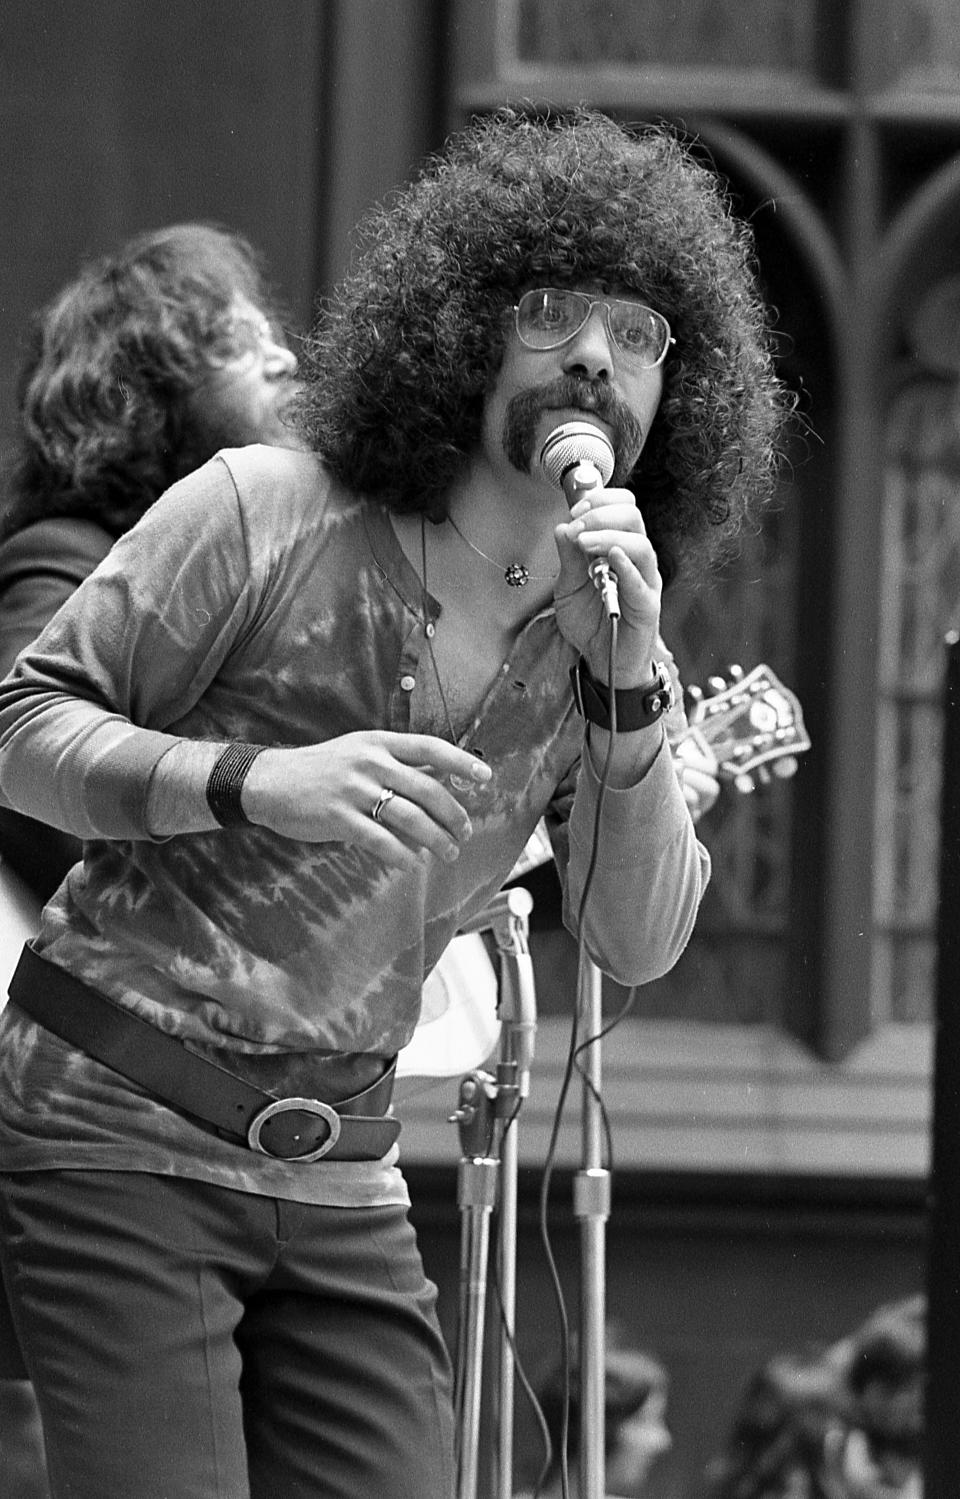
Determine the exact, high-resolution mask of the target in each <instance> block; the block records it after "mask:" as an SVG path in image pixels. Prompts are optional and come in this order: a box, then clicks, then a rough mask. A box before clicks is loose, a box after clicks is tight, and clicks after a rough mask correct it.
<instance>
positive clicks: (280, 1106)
mask: <svg viewBox="0 0 960 1499" xmlns="http://www.w3.org/2000/svg"><path fill="white" fill-rule="evenodd" d="M294 1109H299V1110H300V1112H301V1113H304V1114H315V1115H316V1116H317V1118H318V1119H323V1120H324V1121H325V1123H326V1125H327V1128H328V1129H329V1131H330V1133H329V1135H328V1136H327V1138H326V1139H325V1140H324V1142H323V1144H322V1145H318V1146H317V1148H316V1150H308V1151H307V1152H306V1153H305V1154H304V1155H275V1154H274V1152H273V1151H272V1150H268V1149H267V1148H266V1146H265V1145H262V1144H261V1143H260V1132H261V1130H262V1129H263V1126H264V1125H265V1124H266V1123H267V1121H268V1120H270V1119H272V1118H273V1117H274V1115H275V1114H288V1113H290V1112H291V1111H292V1110H294ZM339 1138H340V1115H339V1114H338V1113H337V1111H336V1109H332V1108H331V1107H330V1105H329V1104H328V1103H322V1102H321V1101H320V1099H319V1098H275V1099H274V1100H273V1101H272V1103H268V1104H265V1105H264V1107H263V1108H262V1109H259V1110H258V1111H257V1113H256V1114H255V1115H254V1116H253V1118H252V1119H251V1121H250V1126H249V1128H248V1130H247V1144H248V1145H249V1146H250V1149H251V1150H257V1151H259V1152H260V1154H261V1155H265V1156H269V1157H270V1159H271V1160H272V1161H320V1160H322V1159H323V1157H324V1156H325V1155H329V1154H330V1151H331V1150H332V1149H333V1147H334V1146H335V1145H336V1143H337V1141H338V1140H339Z"/></svg>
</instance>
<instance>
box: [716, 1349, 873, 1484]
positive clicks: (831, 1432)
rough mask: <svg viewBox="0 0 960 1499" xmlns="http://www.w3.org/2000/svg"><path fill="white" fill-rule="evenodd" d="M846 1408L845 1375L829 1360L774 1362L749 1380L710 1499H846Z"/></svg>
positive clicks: (781, 1358) (787, 1356) (784, 1358)
mask: <svg viewBox="0 0 960 1499" xmlns="http://www.w3.org/2000/svg"><path fill="white" fill-rule="evenodd" d="M843 1403H844V1394H843V1386H842V1372H841V1370H840V1369H839V1368H838V1367H837V1365H836V1364H835V1363H833V1362H831V1361H830V1360H829V1359H828V1358H824V1357H817V1356H814V1357H808V1356H805V1355H801V1354H794V1353H783V1354H778V1355H777V1356H776V1357H774V1358H772V1359H770V1360H769V1362H767V1363H766V1364H764V1365H763V1366H762V1367H761V1368H760V1369H758V1370H757V1372H756V1373H755V1374H754V1375H753V1377H752V1379H751V1380H750V1381H749V1383H748V1385H747V1387H746V1390H745V1391H744V1394H743V1396H742V1399H741V1402H740V1407H739V1409H738V1411H737V1414H736V1416H735V1418H734V1423H733V1427H732V1429H731V1432H730V1436H729V1439H728V1441H727V1446H726V1451H725V1452H724V1454H723V1455H722V1456H721V1457H720V1458H719V1459H718V1460H717V1461H716V1462H715V1463H714V1464H712V1466H711V1471H710V1477H711V1480H712V1487H711V1489H710V1493H711V1496H712V1499H842V1490H841V1489H840V1488H839V1486H838V1483H837V1478H836V1459H837V1453H838V1450H839V1446H840V1444H841V1443H842V1440H843V1435H842V1425H841V1422H842V1410H843Z"/></svg>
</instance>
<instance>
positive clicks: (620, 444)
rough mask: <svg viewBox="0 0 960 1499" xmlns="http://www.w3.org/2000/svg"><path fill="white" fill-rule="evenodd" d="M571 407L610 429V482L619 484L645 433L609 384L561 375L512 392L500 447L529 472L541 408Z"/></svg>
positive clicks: (516, 467)
mask: <svg viewBox="0 0 960 1499" xmlns="http://www.w3.org/2000/svg"><path fill="white" fill-rule="evenodd" d="M565 408H572V409H574V410H576V411H582V412H584V414H585V415H586V416H588V417H589V416H596V417H599V418H601V420H602V421H603V422H605V423H606V425H607V426H608V427H609V428H610V429H611V433H612V442H613V451H614V456H615V463H614V469H613V474H612V475H611V478H610V481H609V482H610V483H611V484H616V485H621V484H623V483H624V482H625V480H626V479H627V478H628V477H629V475H630V474H631V473H632V472H633V469H634V466H635V464H636V462H637V459H638V458H639V457H640V454H641V452H642V450H643V444H644V442H645V441H646V436H647V434H646V433H645V432H644V430H643V427H642V426H641V425H640V422H639V421H638V420H637V418H636V417H635V416H634V414H633V412H632V411H631V410H630V408H629V406H627V404H626V403H625V402H624V401H621V399H620V397H619V396H617V395H615V394H614V392H613V391H612V390H611V389H610V387H609V386H608V385H606V384H601V383H600V382H598V381H593V380H581V379H578V377H577V376H576V375H561V376H560V377H559V378H558V379H557V380H554V381H552V382H551V383H550V384H549V385H541V386H537V387H536V389H535V390H525V391H523V392H521V394H520V395H516V396H514V397H513V399H512V400H511V401H510V402H509V403H508V405H507V412H506V418H505V422H504V433H503V449H504V452H505V453H506V455H507V458H508V460H509V462H510V463H511V464H512V465H513V467H514V468H515V469H519V471H520V472H521V473H523V474H530V473H532V472H533V466H534V462H535V460H536V457H537V435H536V434H537V424H538V422H539V420H540V418H541V417H542V415H543V413H544V412H545V411H550V410H560V409H565Z"/></svg>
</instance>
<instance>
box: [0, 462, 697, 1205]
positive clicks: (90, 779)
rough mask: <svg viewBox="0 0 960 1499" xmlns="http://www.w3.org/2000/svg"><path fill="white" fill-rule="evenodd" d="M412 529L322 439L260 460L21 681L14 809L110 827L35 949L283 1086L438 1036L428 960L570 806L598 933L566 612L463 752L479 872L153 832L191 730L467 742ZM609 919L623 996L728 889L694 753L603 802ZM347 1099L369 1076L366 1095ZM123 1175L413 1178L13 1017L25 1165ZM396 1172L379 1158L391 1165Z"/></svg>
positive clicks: (271, 1188)
mask: <svg viewBox="0 0 960 1499" xmlns="http://www.w3.org/2000/svg"><path fill="white" fill-rule="evenodd" d="M426 612H427V614H428V616H429V618H428V619H424V598H423V589H422V586H421V583H420V580H419V578H418V577H417V575H416V573H415V571H414V570H413V568H412V567H411V566H410V564H409V563H408V561H407V559H406V557H405V555H404V553H403V551H402V549H401V548H400V545H399V542H398V541H397V538H396V535H395V533H394V530H393V528H392V526H391V524H390V519H389V515H388V514H387V512H386V511H385V510H383V509H382V508H380V507H379V506H376V505H373V504H371V503H370V502H369V501H367V500H365V499H364V498H362V497H360V496H356V495H352V494H350V493H348V492H346V491H345V490H343V489H342V488H340V487H338V486H337V485H336V484H334V483H333V482H332V481H331V480H330V478H329V476H328V475H327V474H326V473H325V471H324V470H323V468H322V467H321V465H320V464H319V462H318V460H317V459H316V458H315V457H313V456H312V455H307V454H299V453H293V452H285V451H280V450H273V449H264V448H250V449H244V450H243V451H238V452H232V453H228V454H222V455H220V456H219V457H218V458H217V459H215V460H213V461H212V462H211V463H209V464H207V465H205V466H204V468H202V469H201V470H199V471H198V472H197V473H196V474H194V475H191V476H190V477H189V478H187V479H185V480H183V481H181V483H180V484H178V485H176V486H175V487H174V489H172V490H171V491H169V493H168V494H167V495H166V496H164V497H163V498H162V499H161V500H160V501H159V502H157V504H156V505H154V506H153V507H152V508H151V510H150V511H148V513H147V515H146V516H145V517H144V519H143V520H142V521H140V522H139V523H138V525H137V526H136V527H134V529H133V530H132V531H130V532H128V533H127V535H126V536H124V537H123V538H121V540H120V541H119V542H118V543H117V544H116V546H115V547H114V548H113V549H112V551H111V552H110V554H109V555H108V557H107V558H105V559H104V561H103V562H102V563H101V564H100V565H99V566H98V567H97V568H96V570H95V571H94V572H93V574H92V575H91V576H90V577H89V578H88V579H87V580H86V582H84V583H83V584H82V585H81V587H80V588H79V589H78V590H77V592H76V593H75V594H74V595H73V596H72V597H71V598H70V599H69V600H68V601H67V603H66V604H65V605H64V606H63V607H62V608H61V609H60V610H59V612H58V613H57V614H56V616H55V617H54V619H53V620H52V621H51V622H50V624H49V625H48V626H47V628H46V629H45V630H44V631H43V633H42V634H41V636H40V637H39V639H38V640H37V641H36V642H34V643H33V644H32V645H31V646H29V647H28V648H27V649H26V650H25V651H24V652H23V653H22V654H21V656H20V657H19V659H18V662H17V664H16V666H15V667H14V669H13V671H12V672H11V674H10V675H9V677H8V678H7V679H6V681H5V682H4V684H3V686H2V689H0V798H2V799H3V800H5V801H6V802H7V803H8V804H9V805H10V806H12V807H14V808H15V809H17V810H19V811H22V812H25V813H27V814H29V815H32V816H35V817H38V818H41V819H43V820H46V821H49V822H51V823H53V824H55V825H56V826H59V827H62V828H64V829H66V830H68V831H70V832H72V833H74V834H76V835H78V836H80V837H82V838H83V839H84V840H85V848H84V859H83V862H82V864H81V865H78V866H77V867H76V868H75V869H74V870H72V871H71V873H70V875H69V876H68V878H67V880H66V881H65V882H64V884H63V885H62V886H61V888H60V890H59V891H58V892H57V894H56V896H55V897H54V898H53V900H52V901H51V902H50V903H49V904H48V906H47V907H46V910H45V913H44V918H43V923H42V927H41V931H40V934H39V937H38V940H37V943H36V947H37V950H38V951H39V952H41V953H42V954H43V956H44V957H45V958H47V959H49V960H51V961H52V962H54V963H58V964H60V965H61V966H63V967H64V968H66V969H68V970H69V971H71V972H72V973H75V974H76V975H77V976H78V977H80V978H82V979H83V980H84V981H85V982H87V983H89V984H91V985H93V986H94V987H96V988H98V989H100V990H101V991H102V992H104V993H106V994H108V995H110V996H111V997H112V998H114V999H115V1000H116V1001H117V1002H118V1003H120V1004H122V1005H126V1006H129V1008H131V1009H132V1010H134V1011H135V1012H136V1013H138V1014H139V1015H141V1016H142V1018H144V1019H145V1020H147V1021H149V1022H150V1023H152V1024H154V1025H157V1026H159V1027H161V1028H162V1029H164V1030H167V1031H169V1032H171V1033H172V1034H174V1035H177V1036H179V1037H181V1038H182V1039H184V1040H187V1041H189V1042H190V1043H191V1044H192V1045H195V1046H197V1047H198V1048H199V1049H201V1050H206V1051H207V1052H208V1053H209V1054H210V1055H212V1056H215V1057H216V1058H217V1059H218V1060H219V1061H221V1062H222V1063H223V1064H224V1065H227V1066H229V1067H231V1069H232V1070H234V1071H237V1072H238V1073H240V1074H241V1075H243V1076H246V1077H248V1078H249V1079H250V1080H251V1081H254V1082H257V1083H259V1084H260V1085H261V1086H264V1087H268V1088H270V1089H271V1091H275V1092H278V1093H281V1094H305V1093H306V1094H309V1093H311V1092H314V1091H316V1088H317V1079H318V1078H322V1077H323V1075H324V1073H325V1072H326V1073H327V1074H328V1075H330V1076H332V1077H334V1078H336V1079H338V1080H339V1081H341V1082H342V1081H343V1080H344V1079H347V1078H349V1075H350V1068H351V1066H352V1065H354V1064H355V1065H356V1066H357V1068H358V1069H359V1073H360V1075H362V1076H363V1077H364V1079H366V1077H367V1076H368V1074H367V1073H364V1072H363V1061H364V1059H366V1060H369V1058H370V1056H371V1055H373V1056H376V1057H388V1056H391V1055H393V1054H394V1053H395V1052H396V1051H397V1050H398V1048H399V1047H401V1046H403V1045H404V1044H405V1042H406V1041H407V1040H408V1039H409V1037H410V1036H411V1034H412V1032H413V1029H414V1027H415V1025H416V1020H417V1015H418V1011H419V1005H420V994H421V987H422V984H423V980H424V976H425V974H427V973H428V972H429V971H430V969H431V968H432V967H433V965H434V964H435V963H436V961H437V959H438V958H439V956H440V954H441V952H442V951H443V949H444V947H445V946H446V945H447V943H448V941H449V940H450V938H451V937H452V936H453V935H454V933H455V932H456V931H457V929H458V926H459V925H460V924H461V923H462V922H463V921H464V920H465V919H467V918H468V917H470V916H472V915H474V914H475V913H476V912H478V911H480V910H482V909H483V907H484V905H485V904H486V902H487V901H488V900H489V899H490V898H491V896H493V895H494V894H495V893H496V891H497V890H498V889H499V888H500V886H501V885H502V883H503V882H504V880H505V879H506V878H507V877H508V875H509V873H510V871H511V869H512V867H513V865H514V863H515V861H516V859H517V857H518V855H519V853H520V851H521V850H522V848H523V846H524V843H525V842H526V840H527V838H528V837H529V836H530V834H531V833H532V831H533V829H534V828H535V826H536V824H537V822H538V820H539V819H540V817H541V816H543V815H546V817H547V822H548V826H549V827H550V829H551V836H552V839H553V843H554V852H555V856H556V858H557V863H558V867H559V870H560V874H561V879H562V881H563V885H564V891H565V920H566V921H567V923H568V925H570V926H571V928H572V929H574V930H576V927H577V919H578V907H579V896H580V892H581V890H582V886H583V880H584V877H585V873H586V870H587V867H588V863H589V859H590V853H591V849H592V844H593V833H594V813H595V807H596V797H597V782H596V776H595V773H594V771H593V770H592V768H591V766H590V763H589V759H588V757H583V758H581V751H582V744H583V726H582V723H581V722H580V720H579V719H578V718H577V716H576V714H575V711H574V708H573V704H572V700H571V696H570V688H569V680H568V671H569V667H570V665H571V664H572V661H573V652H572V649H571V647H570V646H569V645H568V644H567V643H566V642H565V641H564V640H563V638H562V637H561V635H560V634H559V631H558V630H557V627H556V622H555V618H554V614H553V611H552V609H547V610H544V611H543V612H542V613H540V614H538V615H537V616H536V617H535V618H533V619H532V620H530V621H529V622H528V624H527V625H526V626H525V628H524V629H523V630H522V631H521V633H520V635H519V637H518V639H517V641H516V644H515V647H514V649H513V651H512V653H511V656H510V659H509V660H508V661H506V662H504V663H503V666H502V669H501V671H500V672H499V673H498V675H497V677H496V679H495V681H494V682H493V684H492V685H491V687H490V689H489V690H488V692H487V693H486V695H485V697H484V700H483V702H482V704H481V705H480V708H479V711H478V713H477V715H476V717H475V719H474V720H473V722H472V723H471V724H470V726H469V727H468V729H467V731H466V732H465V733H464V735H463V736H462V738H461V741H460V742H461V744H463V745H464V747H466V748H469V749H471V750H473V751H475V752H478V753H480V754H482V755H483V757H484V759H485V760H486V761H487V762H488V763H489V764H490V765H491V766H492V768H493V771H494V774H493V778H492V781H491V782H490V783H489V785H488V786H486V787H483V788H481V789H479V790H476V791H472V792H469V793H464V792H461V793H459V794H460V795H462V796H464V797H466V798H469V813H470V817H471V821H472V823H473V828H474V834H473V837H472V838H471V839H470V840H469V842H468V844H467V845H466V846H465V847H464V849H463V851H462V853H461V857H460V859H459V860H458V861H457V863H456V865H454V866H450V865H448V864H441V863H439V862H438V861H423V863H422V866H421V869H420V871H419V872H418V873H416V874H410V873H407V872H400V871H398V870H396V869H389V868H386V867H384V866H383V865H382V864H380V863H379V861H377V860H376V859H375V858H374V857H373V856H372V855H371V854H369V853H367V852H366V851H364V850H362V849H360V848H358V847H356V846H353V845H349V844H344V843H333V842H329V843H306V842H299V841H297V840H294V839H287V838H283V837H281V836H280V835H279V834H276V833H274V832H272V831H271V830H269V829H267V828H264V827H261V826H246V827H241V828H231V829H228V830H225V829H217V830H216V831H212V832H209V833H191V834H189V835H182V836H176V837H173V838H167V839H157V838H154V837H153V836H152V835H151V832H150V829H149V827H148V825H147V822H146V813H145V809H146V802H147V792H148V787H149V783H150V778H151V775H152V773H153V771H154V769H155V768H156V766H157V764H158V762H159V760H160V759H161V758H162V756H163V755H164V754H165V753H166V751H167V750H168V749H169V748H170V747H171V745H172V744H174V743H175V742H176V741H177V740H178V739H179V738H181V737H187V738H192V739H207V740H232V739H241V740H247V741H253V742H257V743H263V744H269V745H283V746H294V745H306V744H310V743H316V742H318V741H321V740H324V739H327V738H332V737H335V736H337V735H341V734H345V733H349V732H351V731H353V730H358V729H364V728H386V729H391V730H395V731H399V732H411V733H418V732H423V733H433V734H444V733H445V729H444V727H443V726H442V725H441V724H440V723H439V722H437V721H436V720H435V718H434V717H433V716H432V714H433V709H432V707H431V704H432V703H433V701H434V696H433V694H432V693H431V692H430V690H429V681H428V680H425V679H426V678H427V659H428V653H427V651H426V633H425V627H426V626H427V625H428V624H429V623H434V624H436V623H437V621H438V620H439V619H440V613H441V611H440V606H439V604H438V603H437V602H436V600H434V599H432V598H430V597H429V596H428V598H427V601H426ZM599 840H600V849H601V857H600V859H599V861H598V865H597V873H596V877H595V881H594V885H593V888H592V892H591V895H590V899H589V904H588V911H587V915H586V919H585V922H584V928H585V935H586V940H587V943H588V947H589V950H590V951H591V954H592V955H593V956H594V957H595V959H596V960H597V961H598V963H599V964H600V966H601V967H603V968H604V969H605V971H607V972H609V973H611V974H612V976H614V977H615V978H617V979H618V980H620V982H622V983H626V984H636V983H643V982H645V981H647V980H649V979H652V978H654V977H656V976H658V975H659V974H661V973H663V972H665V971H666V970H667V969H668V968H669V967H670V966H672V964H673V963H674V962H675V961H676V959H677V957H678V956H679V955H680V953H681V952H682V950H683V947H684V946H685V944H686V942H687V940H688V938H689V935H690V932H691V930H692V927H693V923H694V920H695V916H696V911H697V908H698V905H699V902H700V898H701V896H702V893H703V889H704V886H705V882H706V879H707V876H708V870H709V863H708V858H707V855H706V853H705V851H704V850H703V849H702V848H701V846H700V845H699V844H698V842H697V840H696V837H695V834H694V832H693V826H692V823H691V819H690V816H689V813H688V811H687V808H686V805H685V803H684V800H683V795H682V792H681V790H680V788H679V785H678V782H677V778H676V775H675V774H674V769H673V764H672V759H671V756H670V752H669V748H668V746H667V745H666V744H664V745H663V747H662V749H661V751H660V753H659V754H658V756H657V759H656V760H655V762H654V764H653V765H652V767H651V768H650V770H649V771H648V772H647V774H646V775H645V776H644V777H643V780H642V781H641V782H640V784H639V785H637V786H635V787H631V788H628V789H625V790H608V792H607V794H606V797H605V799H604V807H603V816H602V819H601V824H600V830H599ZM344 1091H349V1089H344ZM71 1164H72V1165H75V1166H80V1165H83V1166H92V1165H97V1164H99V1165H102V1166H111V1167H113V1168H114V1169H134V1170H156V1171H170V1172H174V1173H181V1174H185V1175H194V1176H202V1177H204V1178H206V1179H212V1180H217V1181H221V1182H224V1183H225V1184H227V1185H231V1186H239V1187H242V1188H245V1189H247V1190H254V1191H267V1192H271V1193H274V1194H275V1195H281V1196H283V1195H285V1196H291V1197H299V1198H301V1199H302V1200H307V1201H334V1202H354V1201H359V1202H366V1201H370V1200H385V1199H386V1198H389V1197H390V1194H391V1193H393V1194H394V1195H395V1194H397V1193H398V1192H399V1191H400V1190H401V1188H400V1187H399V1186H398V1184H397V1182H396V1180H395V1179H393V1178H392V1177H391V1171H390V1166H391V1164H392V1163H388V1164H387V1165H380V1164H378V1163H373V1164H372V1165H367V1164H364V1165H362V1166H361V1165H358V1164H356V1163H332V1162H324V1161H321V1162H318V1163H316V1165H314V1166H304V1165H300V1166H297V1165H296V1164H295V1163H289V1162H279V1161H273V1160H270V1159H268V1158H266V1157H262V1156H258V1155H254V1154H253V1153H252V1152H249V1151H246V1150H244V1149H243V1148H242V1147H238V1146H234V1145H232V1144H230V1143H229V1142H227V1141H224V1140H221V1139H219V1138H218V1137H215V1136H212V1135H210V1134H209V1133H208V1132H203V1131H200V1130H198V1128H197V1126H196V1125H195V1124H193V1123H192V1122H191V1121H188V1120H186V1119H184V1118H182V1117H181V1116H180V1115H178V1114H176V1113H175V1112H174V1111H173V1110H170V1109H167V1108H166V1107H165V1106H164V1105H162V1104H161V1103H159V1102H158V1101H157V1100H155V1099H153V1098H151V1097H148V1096H147V1095H145V1094H141V1093H140V1092H139V1091H138V1090H137V1089H135V1088H133V1087H132V1086H131V1085H129V1084H127V1083H125V1082H123V1080H121V1079H119V1078H118V1077H116V1075H115V1074H112V1073H110V1072H109V1071H108V1069H105V1068H102V1067H100V1066H99V1065H98V1064H96V1063H95V1062H93V1061H92V1060H91V1059H90V1058H87V1057H85V1056H84V1055H83V1054H81V1053H76V1052H73V1051H72V1050H71V1049H70V1048H69V1047H66V1046H65V1045H64V1044H63V1043H61V1042H59V1041H58V1040H57V1039H56V1038H54V1037H51V1036H50V1035H49V1033H46V1032H42V1031H41V1028H40V1027H37V1026H35V1025H34V1024H33V1023H32V1022H30V1021H28V1020H27V1019H26V1017H24V1016H23V1015H22V1013H21V1012H19V1011H17V1010H16V1009H15V1007H8V1009H7V1010H6V1011H5V1012H4V1014H3V1016H2V1017H0V1168H3V1169H36V1168H38V1167H43V1166H48V1167H49V1166H69V1165H71ZM378 1173H379V1174H378Z"/></svg>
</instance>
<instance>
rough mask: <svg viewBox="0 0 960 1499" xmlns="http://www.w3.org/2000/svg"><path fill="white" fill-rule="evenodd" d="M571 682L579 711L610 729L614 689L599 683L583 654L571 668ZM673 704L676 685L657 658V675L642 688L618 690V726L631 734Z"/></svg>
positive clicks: (592, 720) (655, 666) (598, 724)
mask: <svg viewBox="0 0 960 1499" xmlns="http://www.w3.org/2000/svg"><path fill="white" fill-rule="evenodd" d="M570 681H571V685H572V687H573V698H574V702H575V703H576V705H577V712H578V713H579V714H580V716H581V718H584V719H586V720H587V722H588V723H595V724H596V725H597V727H598V728H600V729H609V728H610V688H609V687H608V686H607V685H606V683H604V682H598V681H597V679H596V677H595V676H594V675H593V673H592V672H591V670H590V668H589V666H588V665H587V663H586V661H585V660H584V659H583V657H582V656H581V657H580V658H579V660H578V661H577V663H576V665H575V666H573V667H571V668H570ZM672 706H673V684H672V683H671V681H670V674H669V672H668V671H667V668H666V667H665V666H664V664H663V662H662V661H654V663H653V676H652V677H651V679H650V681H649V682H644V683H643V684H642V685H641V686H640V687H620V688H618V689H617V691H616V709H617V729H618V731H622V732H624V733H630V732H631V731H633V730H634V729H646V728H649V726H650V725H651V724H654V723H656V721H657V719H658V718H661V717H662V716H663V714H664V713H666V712H667V710H668V709H669V708H671V707H672Z"/></svg>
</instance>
